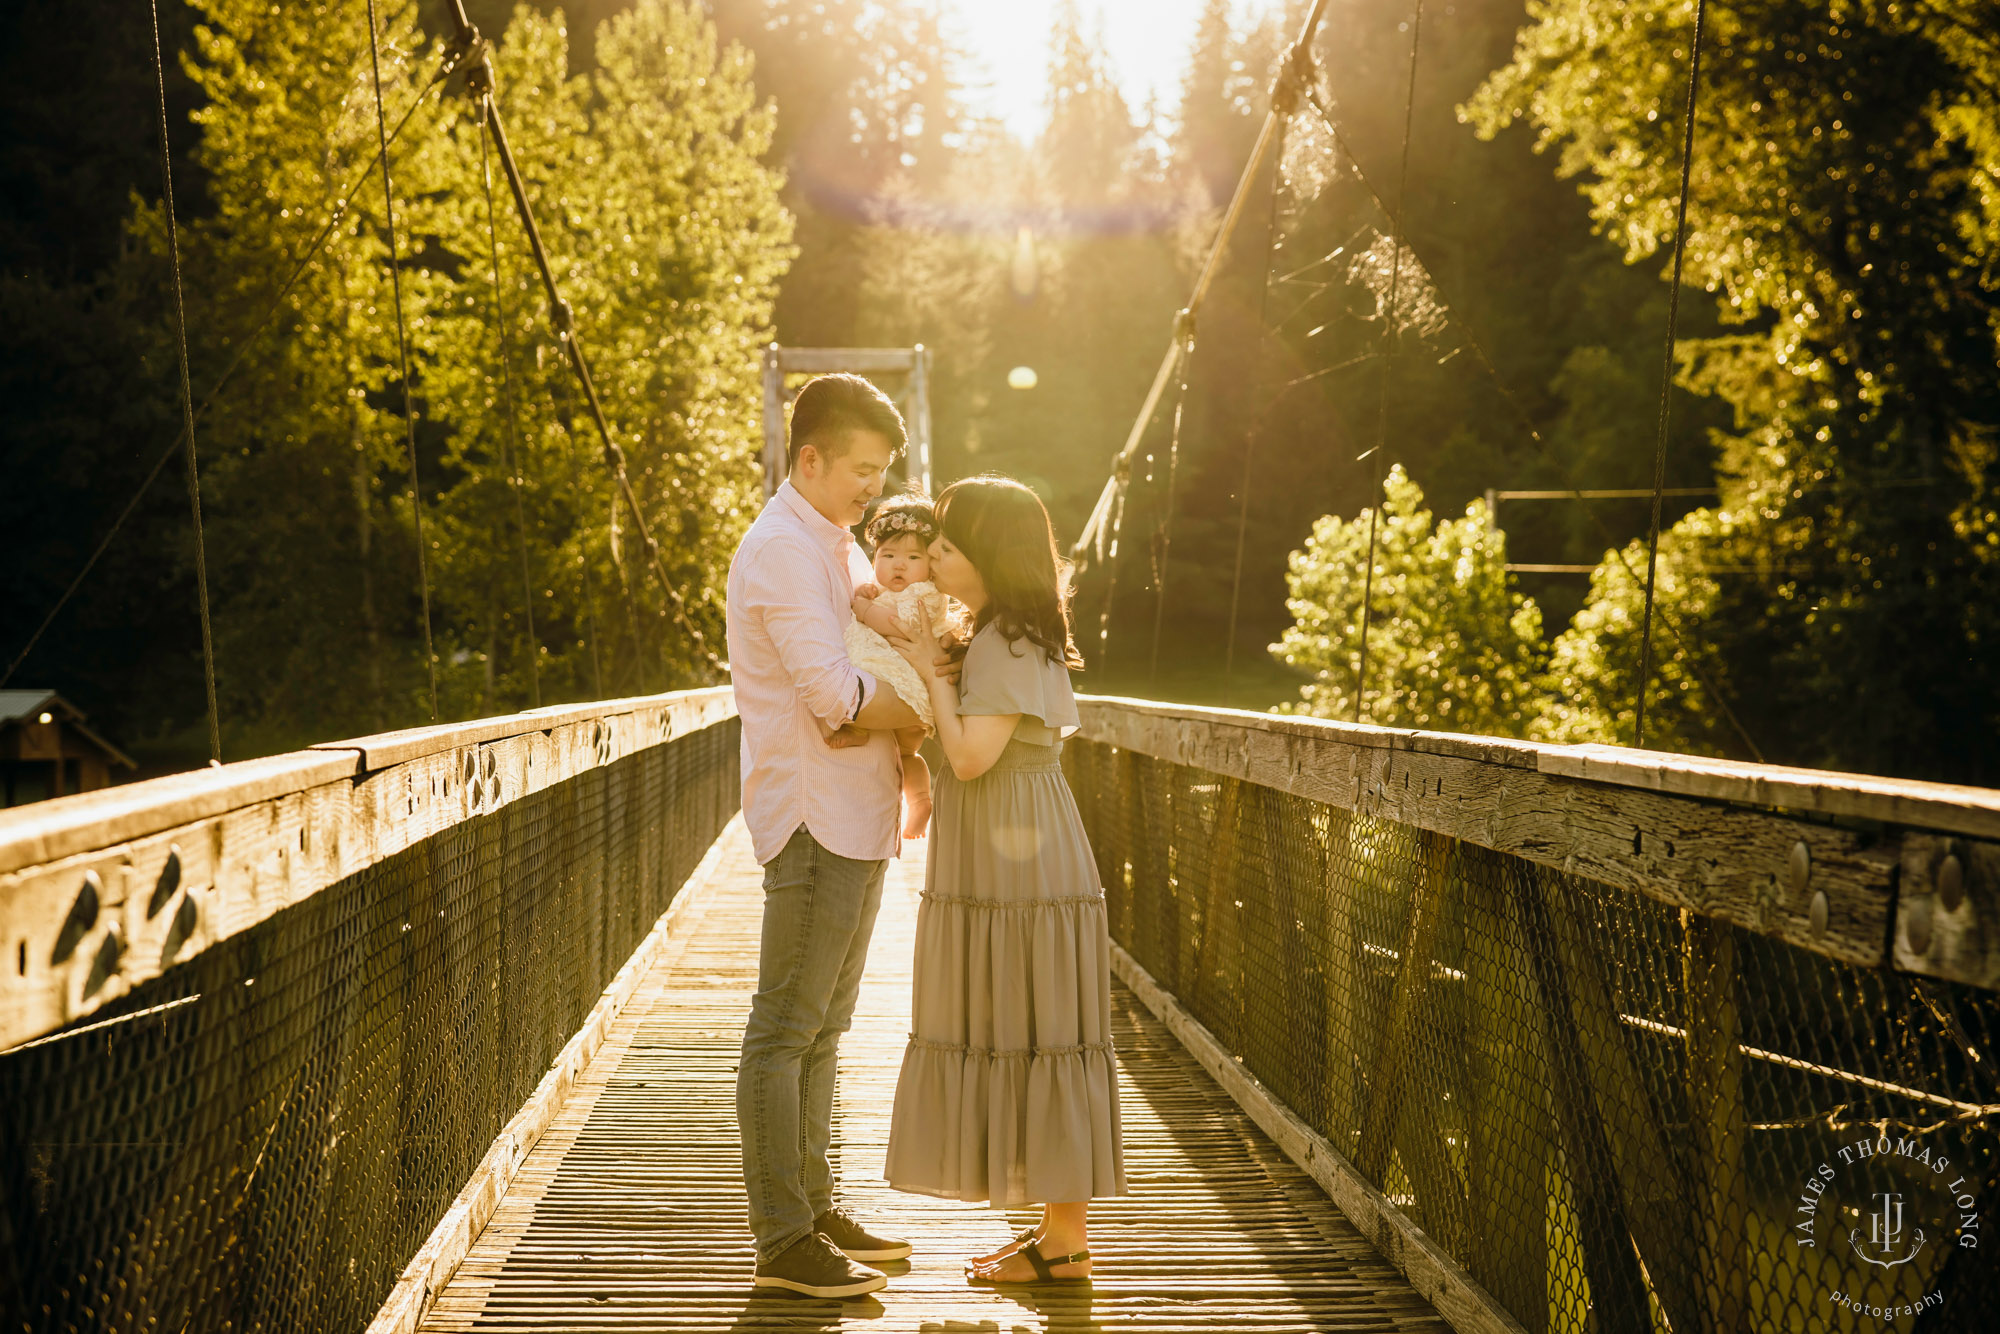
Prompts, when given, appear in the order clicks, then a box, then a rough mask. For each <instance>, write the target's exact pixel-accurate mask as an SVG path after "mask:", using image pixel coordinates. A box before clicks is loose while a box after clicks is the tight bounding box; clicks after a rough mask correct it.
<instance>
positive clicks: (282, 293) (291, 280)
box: [0, 33, 459, 686]
mask: <svg viewBox="0 0 2000 1334" xmlns="http://www.w3.org/2000/svg"><path fill="white" fill-rule="evenodd" d="M157 37H158V34H157V33H155V41H154V43H153V46H154V55H155V57H156V60H155V63H156V64H158V65H159V66H160V72H161V82H162V83H163V84H164V83H165V81H166V80H165V62H164V60H160V59H158V57H159V45H160V44H159V42H158V40H157ZM458 60H459V55H458V54H457V53H456V52H454V53H453V54H451V55H450V56H448V57H447V58H446V59H445V61H444V63H443V64H442V65H440V66H439V67H438V71H437V73H435V74H433V75H432V76H431V81H430V82H429V83H428V84H425V85H424V88H423V91H421V92H419V93H418V94H417V95H416V96H415V97H414V98H412V99H410V105H409V106H408V108H406V109H405V110H404V112H403V114H402V116H401V117H400V118H399V119H398V120H397V121H396V124H395V126H394V127H393V128H391V129H390V131H389V142H390V143H392V144H393V143H394V142H396V140H397V139H399V138H401V137H402V134H403V129H404V127H405V126H407V125H408V124H409V123H410V117H412V116H414V115H416V114H417V108H418V107H420V106H422V105H423V103H424V99H425V98H426V97H428V96H429V95H430V92H431V90H432V89H433V88H436V87H437V86H438V85H439V84H441V83H443V82H444V81H445V79H446V77H447V76H449V75H450V74H451V72H452V71H453V70H454V69H456V68H457V67H458ZM374 174H375V160H374V159H373V158H370V159H369V161H368V165H367V166H365V167H363V168H361V170H360V171H359V172H357V173H356V174H355V176H354V179H353V181H352V182H350V183H349V184H348V186H347V188H346V189H345V190H343V191H341V193H340V195H339V196H338V198H337V201H336V203H335V205H334V208H333V211H332V213H331V214H330V215H329V216H328V218H327V220H326V222H325V223H324V224H323V225H322V226H321V227H320V229H319V232H318V234H317V235H315V236H314V237H313V239H312V240H311V242H310V243H309V244H307V246H306V248H305V249H304V250H303V251H302V252H301V253H300V254H299V255H298V256H297V258H296V259H294V260H293V262H292V271H291V274H290V276H289V277H287V278H286V279H285V281H284V282H283V283H281V284H280V285H279V287H278V290H277V292H276V293H275V294H274V295H273V296H272V297H271V299H270V300H269V301H268V302H267V303H265V306H264V312H263V314H261V315H259V316H258V317H257V319H256V321H255V322H254V323H252V324H251V325H250V326H249V328H248V330H247V331H246V332H245V333H243V334H242V335H240V336H238V337H236V338H232V339H231V340H230V341H231V342H232V343H233V344H234V345H235V347H236V354H235V355H234V356H233V357H231V358H230V360H229V364H228V365H227V366H224V367H223V368H222V373H221V374H220V375H218V376H216V377H215V379H214V381H213V382H212V383H210V385H209V386H208V393H207V394H206V396H204V397H203V399H202V400H201V402H200V403H199V404H197V405H196V406H195V409H194V412H193V414H192V415H193V417H194V420H196V421H200V420H201V419H202V418H203V417H204V416H205V415H207V413H208V409H209V407H210V405H211V404H213V403H214V402H215V396H216V395H217V394H219V393H221V392H222V387H223V386H224V385H225V384H228V383H229V380H230V378H231V377H232V376H234V375H235V374H236V371H237V368H238V367H240V366H242V364H243V361H244V358H246V357H248V356H249V355H250V351H251V349H252V348H253V347H255V346H256V345H257V340H258V339H259V338H260V337H262V336H263V335H264V333H265V332H267V331H268V330H269V329H270V328H271V325H272V321H273V319H274V318H275V317H276V315H277V313H278V311H279V310H280V309H282V308H283V306H284V304H285V298H286V297H288V296H290V295H291V293H292V289H293V288H294V287H296V286H298V282H299V279H300V278H302V277H304V276H305V272H306V270H307V269H308V268H310V267H311V265H312V262H313V260H314V259H316V258H318V256H319V253H320V251H321V250H322V249H324V248H325V246H326V243H327V242H328V241H329V240H331V239H332V237H333V234H334V232H335V231H336V230H338V228H339V226H340V223H341V220H342V219H343V218H345V217H346V216H347V210H348V208H349V206H350V205H351V204H352V203H353V202H354V195H355V192H356V191H358V190H359V189H360V188H361V186H362V185H363V183H365V182H366V181H367V179H368V178H369V177H370V176H373V175H374ZM186 438H187V428H186V427H183V428H182V430H181V432H180V434H178V435H176V436H175V437H174V439H173V442H172V443H171V444H169V445H168V446H167V447H166V449H165V451H164V452H162V453H161V454H160V456H159V458H157V459H156V460H154V462H153V466H152V468H151V469H149V470H148V471H147V473H146V475H145V476H144V477H142V478H140V479H139V485H138V486H137V487H135V488H133V491H132V497H131V499H129V500H127V501H126V502H125V508H123V509H121V510H119V511H118V517H117V518H115V519H113V520H112V521H111V526H110V527H109V528H107V529H105V530H104V536H102V537H100V538H98V539H97V545H96V546H95V547H93V548H92V549H91V552H90V556H89V558H88V559H86V560H85V561H84V562H83V565H82V567H81V568H80V569H78V570H77V572H76V574H75V575H74V576H72V577H71V579H70V581H69V586H68V587H67V588H65V589H64V590H63V594H62V596H61V597H59V598H57V599H56V600H55V605H53V606H51V607H50V608H49V609H48V611H47V613H46V614H44V615H43V617H42V622H41V624H40V625H38V626H36V627H35V632H34V633H33V634H32V635H29V636H28V642H27V643H25V644H23V645H22V646H21V648H20V650H19V651H18V652H16V653H15V655H14V657H13V659H12V661H10V662H9V663H8V664H7V669H6V670H5V671H0V686H4V685H6V684H7V682H9V681H11V680H12V679H13V678H14V673H15V672H16V671H18V670H20V667H21V664H22V663H24V662H26V661H27V660H28V655H29V654H30V653H33V652H34V651H35V645H36V644H37V643H39V642H40V641H41V638H42V636H43V635H44V634H46V633H48V628H49V626H50V625H52V624H54V623H55V619H56V617H57V616H58V615H60V614H61V613H62V609H63V608H64V607H66V606H68V605H69V600H70V599H71V598H73V597H75V596H76V590H77V589H79V588H81V587H82V586H83V581H84V580H85V579H86V578H88V577H89V576H90V572H91V571H92V570H93V569H95V568H97V562H98V561H100V560H102V559H103V558H104V553H105V552H106V551H107V550H109V549H110V547H111V542H112V539H114V538H116V537H117V536H118V534H119V532H120V531H121V530H122V529H123V528H124V527H125V523H126V521H127V520H128V519H130V518H131V517H132V511H133V510H135V509H137V508H138V507H139V501H140V500H141V499H143V498H144V496H145V494H146V491H147V489H148V488H149V487H151V486H152V485H153V482H154V481H155V479H157V478H158V477H159V475H160V473H161V472H162V471H164V470H165V468H166V466H167V464H169V463H171V462H172V461H173V457H174V455H175V454H178V453H180V452H182V446H183V444H184V442H185V441H186Z"/></svg>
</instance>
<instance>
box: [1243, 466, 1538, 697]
mask: <svg viewBox="0 0 2000 1334" xmlns="http://www.w3.org/2000/svg"><path fill="white" fill-rule="evenodd" d="M1371 520H1372V521H1373V522H1374V523H1375V525H1376V530H1375V534H1374V555H1375V560H1374V565H1375V577H1374V581H1373V585H1374V586H1373V588H1372V589H1369V590H1367V592H1368V604H1367V605H1368V608H1369V612H1368V615H1369V625H1368V661H1367V676H1366V678H1365V679H1363V678H1361V676H1360V673H1361V668H1362V663H1361V632H1362V598H1363V593H1364V589H1365V588H1366V585H1367V583H1368V580H1367V577H1366V576H1367V572H1368V565H1369V560H1368V556H1369V550H1370V540H1369V526H1370V523H1371ZM1290 564H1291V568H1290V572H1289V573H1288V575H1287V576H1286V584H1287V586H1288V587H1289V589H1290V591H1291V597H1290V598H1289V600H1288V601H1287V603H1286V605H1287V606H1288V607H1289V608H1290V610H1291V613H1292V616H1293V624H1292V625H1291V627H1289V628H1288V629H1287V630H1286V631H1285V633H1284V635H1283V637H1282V638H1281V639H1280V640H1279V641H1278V642H1277V643H1276V644H1273V645H1272V646H1271V653H1272V654H1273V655H1274V656H1275V657H1277V658H1278V659H1279V660H1280V661H1282V662H1283V663H1284V664H1285V665H1286V666H1288V667H1290V668H1292V669H1294V670H1296V671H1300V672H1305V673H1308V674H1309V675H1310V676H1311V678H1312V679H1311V681H1310V682H1309V683H1308V684H1307V685H1306V686H1305V687H1303V689H1302V690H1301V692H1300V694H1301V699H1302V702H1301V703H1300V704H1299V705H1297V706H1292V707H1295V708H1296V709H1297V711H1299V712H1304V713H1311V714H1316V715H1318V716H1320V717H1326V718H1343V719H1350V720H1352V719H1358V720H1360V721H1363V722H1372V723H1382V724H1385V725H1387V726H1391V727H1424V728H1431V729H1434V730H1438V731H1447V732H1479V733H1487V734H1493V735H1500V736H1523V735H1525V734H1526V733H1527V732H1528V730H1529V727H1530V725H1531V723H1532V722H1533V721H1534V720H1535V718H1536V716H1537V715H1536V707H1537V705H1538V703H1539V700H1540V697H1541V682H1540V681H1539V680H1538V662H1537V658H1538V655H1539V654H1540V652H1541V647H1542V644H1541V638H1542V613H1541V609H1540V608H1539V607H1537V606H1536V605H1535V604H1534V602H1533V601H1532V600H1530V599H1527V598H1524V597H1522V596H1521V595H1520V594H1519V593H1517V592H1516V591H1515V590H1514V588H1513V586H1512V583H1511V581H1510V580H1509V578H1508V575H1507V537H1506V534H1505V533H1503V532H1501V531H1500V530H1499V529H1497V528H1495V527H1494V526H1493V523H1492V516H1491V515H1490V514H1489V513H1488V512H1487V509H1486V504H1485V502H1484V501H1474V502H1472V504H1470V505H1468V506H1467V507H1466V509H1465V514H1464V516H1463V517H1462V518H1458V519H1445V520H1442V521H1439V520H1437V519H1436V518H1434V516H1433V515H1432V514H1431V511H1430V509H1429V508H1428V507H1427V506H1426V505H1425V504H1424V493H1423V491H1422V489H1421V488H1420V487H1418V485H1417V484H1416V483H1415V482H1413V481H1411V480H1410V478H1409V475H1408V474H1407V473H1405V472H1404V471H1403V469H1402V468H1401V467H1400V466H1398V467H1396V468H1393V469H1391V471H1390V473H1389V476H1388V479H1387V480H1386V481H1385V483H1384V484H1383V489H1382V504H1381V510H1380V515H1379V518H1377V517H1376V516H1371V514H1370V513H1369V511H1367V510H1363V511H1362V512H1361V513H1360V514H1358V515H1356V516H1355V517H1354V518H1352V519H1345V520H1343V519H1341V518H1339V517H1337V516H1334V515H1328V516H1327V517H1326V518H1324V519H1321V520H1320V521H1319V522H1318V523H1316V524H1314V525H1313V532H1312V536H1311V537H1309V538H1308V539H1307V540H1306V543H1305V545H1304V547H1302V548H1301V549H1299V550H1298V551H1295V552H1293V553H1292V558H1291V562H1290ZM1357 695H1358V696H1359V699H1358V700H1357Z"/></svg>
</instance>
